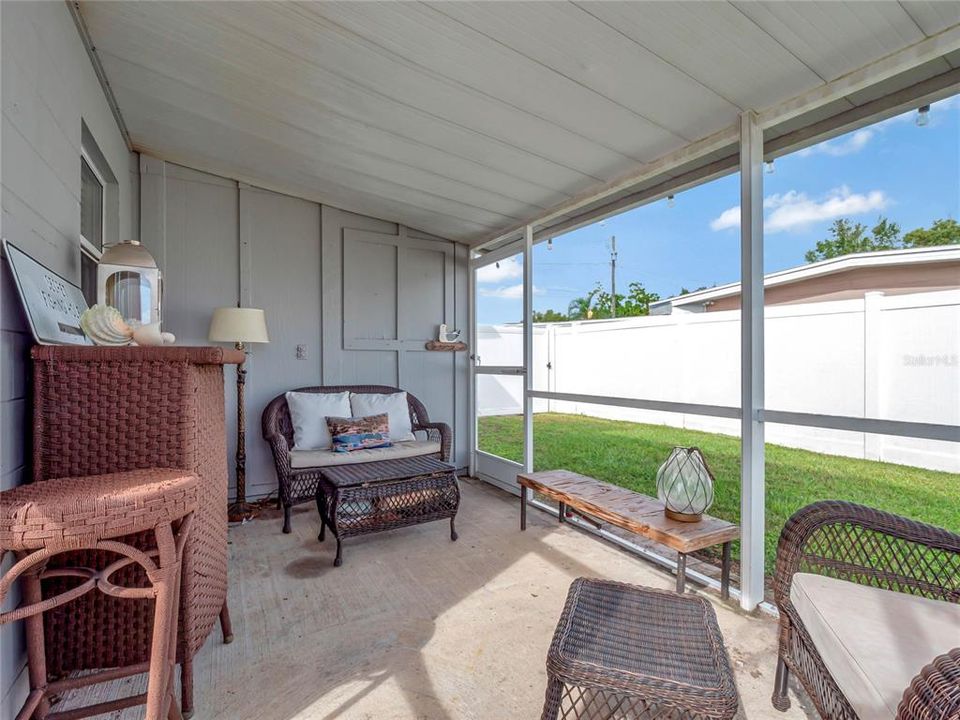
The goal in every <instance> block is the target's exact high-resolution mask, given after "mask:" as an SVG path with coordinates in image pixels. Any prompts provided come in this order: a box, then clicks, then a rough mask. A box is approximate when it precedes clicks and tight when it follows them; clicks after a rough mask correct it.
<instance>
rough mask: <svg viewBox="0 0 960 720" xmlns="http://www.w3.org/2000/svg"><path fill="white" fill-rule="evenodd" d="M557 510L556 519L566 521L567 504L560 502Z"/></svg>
mask: <svg viewBox="0 0 960 720" xmlns="http://www.w3.org/2000/svg"><path fill="white" fill-rule="evenodd" d="M559 511H560V512H558V513H557V519H558V520H559V521H560V522H566V520H567V504H566V503H560V507H559Z"/></svg>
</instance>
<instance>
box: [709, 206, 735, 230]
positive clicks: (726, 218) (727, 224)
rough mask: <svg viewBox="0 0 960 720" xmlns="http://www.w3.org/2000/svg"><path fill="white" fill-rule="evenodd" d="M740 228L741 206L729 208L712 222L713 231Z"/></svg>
mask: <svg viewBox="0 0 960 720" xmlns="http://www.w3.org/2000/svg"><path fill="white" fill-rule="evenodd" d="M735 227H740V206H739V205H737V206H735V207H732V208H727V209H726V210H724V211H723V212H722V213H720V215H719V216H717V217H715V218H714V219H713V220H711V221H710V229H711V230H727V229H729V228H735Z"/></svg>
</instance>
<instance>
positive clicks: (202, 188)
mask: <svg viewBox="0 0 960 720" xmlns="http://www.w3.org/2000/svg"><path fill="white" fill-rule="evenodd" d="M141 175H142V177H141V183H142V188H141V192H142V194H141V197H142V207H141V218H142V220H141V222H142V235H143V242H144V244H145V245H146V247H147V248H148V249H150V251H151V252H153V254H154V256H155V257H156V258H157V261H158V263H159V264H160V266H161V269H162V271H163V273H164V306H163V315H164V329H166V330H169V331H170V332H173V333H175V334H176V335H177V341H178V343H183V344H206V342H207V341H206V333H207V325H208V323H209V319H210V314H211V312H212V311H213V309H214V308H215V307H218V306H230V305H235V304H236V303H237V302H238V301H240V302H241V303H242V304H243V305H247V306H251V307H260V308H263V309H264V310H265V311H266V315H267V325H268V330H269V333H270V343H268V344H265V345H253V346H251V347H250V355H249V359H248V370H249V373H248V375H247V388H246V389H247V397H246V400H247V402H246V410H247V493H248V497H259V496H263V495H266V494H268V493H271V492H274V491H275V490H276V476H275V473H274V469H273V460H272V457H271V455H270V451H269V448H268V447H267V445H266V443H265V442H264V441H263V440H262V438H261V433H260V416H261V413H262V411H263V408H264V407H265V406H266V404H267V403H268V402H269V401H270V400H271V399H272V398H273V397H275V396H276V395H278V394H280V393H282V392H284V391H286V390H289V389H292V388H296V387H302V386H309V385H319V384H328V385H333V384H348V383H383V384H388V385H397V386H399V387H402V388H405V389H408V390H410V391H411V392H413V393H414V394H416V395H417V396H418V397H420V398H421V399H422V400H423V401H424V403H425V404H426V405H427V408H428V409H429V411H430V413H431V417H433V418H435V419H438V420H443V421H446V422H448V423H450V424H451V425H452V426H453V427H454V431H455V437H456V442H457V444H456V460H457V464H458V465H460V466H466V465H467V452H468V448H467V445H466V441H467V427H468V423H467V415H466V412H467V409H466V403H467V397H468V393H467V366H466V357H465V354H464V353H458V354H451V353H430V352H426V351H425V350H424V343H425V342H426V341H427V340H429V339H431V338H432V337H434V336H435V334H436V331H437V326H438V325H439V324H440V323H441V322H446V323H447V324H448V325H452V326H456V327H462V328H466V324H467V258H468V251H467V248H466V247H465V246H463V245H458V244H456V243H452V242H449V241H447V240H443V239H440V238H435V237H430V236H428V235H424V234H422V233H417V232H415V231H412V230H409V229H407V228H405V227H403V226H398V225H396V224H394V223H389V222H385V221H382V220H377V219H374V218H369V217H365V216H362V215H356V214H354V213H349V212H344V211H342V210H338V209H336V208H332V207H329V206H320V205H319V204H317V203H314V202H310V201H307V200H302V199H299V198H294V197H290V196H286V195H280V194H277V193H274V192H270V191H267V190H263V189H260V188H256V187H252V186H249V185H246V184H244V183H237V182H234V181H232V180H225V179H223V178H219V177H216V176H213V175H209V174H206V173H202V172H198V171H195V170H191V169H188V168H184V167H180V166H178V165H174V164H172V163H166V162H163V161H160V160H157V159H154V158H150V157H147V156H143V157H142V160H141ZM298 345H302V346H303V348H304V351H305V357H303V358H300V359H298V358H297V346H298ZM235 377H236V376H235V374H234V372H233V371H232V370H228V371H227V375H226V379H225V382H226V397H227V412H228V419H229V422H230V431H229V432H230V437H229V440H228V442H229V446H230V447H229V451H230V454H231V458H232V456H233V452H234V444H235V441H234V438H235V433H236V425H235V411H236V406H235V390H234V382H235ZM231 465H232V463H231ZM231 482H232V479H231Z"/></svg>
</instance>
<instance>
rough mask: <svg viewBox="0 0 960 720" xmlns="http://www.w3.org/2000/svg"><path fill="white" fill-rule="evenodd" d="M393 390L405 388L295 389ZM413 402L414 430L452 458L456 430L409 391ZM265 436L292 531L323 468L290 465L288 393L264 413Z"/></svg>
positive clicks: (286, 528) (339, 388)
mask: <svg viewBox="0 0 960 720" xmlns="http://www.w3.org/2000/svg"><path fill="white" fill-rule="evenodd" d="M344 391H349V392H355V393H383V394H384V395H390V394H392V393H398V392H403V391H402V390H401V389H400V388H395V387H390V386H389V385H325V386H317V387H304V388H297V389H295V390H293V391H292V392H303V393H306V392H312V393H333V392H344ZM407 403H408V404H409V406H410V423H411V425H412V426H413V431H414V432H417V431H424V432H426V433H427V435H428V437H429V438H430V439H431V440H435V441H439V442H440V452H438V453H435V454H434V455H432V457H436V458H437V459H439V460H443V461H445V462H446V461H449V459H450V447H451V443H452V438H453V433H452V432H451V430H450V426H449V425H447V424H446V423H442V422H439V423H432V422H430V417H429V416H428V415H427V409H426V408H425V407H424V406H423V403H422V402H420V401H419V400H418V399H417V398H416V397H414V396H413V395H412V394H410V393H407ZM261 425H262V430H263V439H264V440H266V441H267V442H268V443H270V450H271V451H272V452H273V462H274V465H275V466H276V469H277V486H278V491H279V502H280V505H281V506H282V507H283V532H285V533H288V532H290V513H291V510H292V508H293V506H294V505H299V504H300V503H305V502H314V499H315V497H316V492H317V483H318V481H319V480H320V468H300V469H296V468H292V467H290V449H291V448H292V447H293V424H292V423H291V421H290V409H289V408H288V407H287V398H286V394H283V395H278V396H277V397H275V398H274V399H273V400H271V401H270V402H269V404H268V405H267V407H266V408H265V409H264V411H263V416H262V417H261Z"/></svg>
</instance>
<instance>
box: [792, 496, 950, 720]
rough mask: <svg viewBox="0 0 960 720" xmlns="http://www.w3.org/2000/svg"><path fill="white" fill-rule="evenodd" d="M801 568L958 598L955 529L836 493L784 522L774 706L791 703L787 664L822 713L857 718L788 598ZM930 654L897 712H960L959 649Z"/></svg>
mask: <svg viewBox="0 0 960 720" xmlns="http://www.w3.org/2000/svg"><path fill="white" fill-rule="evenodd" d="M798 573H811V574H814V575H821V576H828V577H830V578H836V579H838V580H846V581H849V582H851V583H857V584H858V585H861V586H870V587H873V588H880V589H883V590H893V591H896V592H900V593H905V594H907V595H912V596H919V597H922V598H929V599H932V600H940V601H946V602H948V603H954V604H960V535H956V534H954V533H951V532H949V531H947V530H943V529H941V528H937V527H934V526H932V525H926V524H923V523H919V522H915V521H913V520H908V519H906V518H903V517H900V516H898V515H893V514H891V513H886V512H881V511H879V510H873V509H871V508H867V507H863V506H861V505H855V504H852V503H847V502H839V501H825V502H818V503H814V504H813V505H809V506H807V507H805V508H803V509H801V510H799V511H798V512H797V513H795V514H794V515H793V517H791V518H790V520H789V521H788V522H787V524H786V525H785V526H784V528H783V532H782V533H781V535H780V543H779V545H778V547H777V565H776V574H775V577H774V586H773V589H774V595H775V599H776V604H777V607H778V609H779V610H780V642H779V658H778V663H777V675H776V680H775V687H774V692H773V706H774V707H775V708H777V709H778V710H786V709H787V708H788V707H789V706H790V701H789V699H788V697H787V679H788V675H789V673H791V672H792V673H795V674H796V676H797V679H798V680H799V681H800V684H801V685H803V688H804V690H806V692H807V694H808V695H809V696H810V698H811V700H812V701H813V704H814V705H815V706H816V708H817V711H818V712H819V713H820V715H821V717H823V718H829V719H830V720H860V718H859V715H858V714H857V712H856V711H855V710H854V708H853V706H852V705H851V703H850V701H849V700H848V698H847V697H846V696H845V695H844V693H843V691H841V689H840V687H839V686H838V684H837V682H836V681H835V679H834V677H833V676H832V675H831V673H830V671H829V670H828V669H827V665H826V664H825V662H824V660H823V657H822V655H821V650H822V648H821V650H818V648H817V646H816V644H815V643H814V641H813V639H812V638H811V634H810V632H809V628H807V627H805V625H804V622H803V620H802V619H801V617H800V614H799V613H798V610H797V607H796V606H795V604H794V601H793V600H792V596H791V586H792V584H793V582H794V577H795V576H796V575H797V574H798ZM906 632H908V633H909V632H910V630H909V629H907V631H906ZM957 637H958V638H960V632H958V635H957ZM947 641H948V642H949V640H947ZM933 654H934V653H931V655H933ZM930 660H932V661H933V662H931V663H930V664H929V665H927V666H926V667H924V668H923V669H922V671H921V668H920V667H919V666H918V667H917V671H918V672H919V675H917V677H916V678H914V680H913V682H912V683H910V686H909V687H907V688H905V692H904V695H903V699H902V701H901V702H900V706H899V710H898V712H897V718H898V720H908V719H914V718H916V719H918V720H920V719H923V720H926V719H930V720H932V719H933V718H937V719H938V720H948V719H953V720H956V719H958V718H960V649H958V650H952V651H950V652H948V653H947V654H946V655H943V656H941V657H938V658H937V659H936V660H934V659H933V657H931V658H930Z"/></svg>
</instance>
